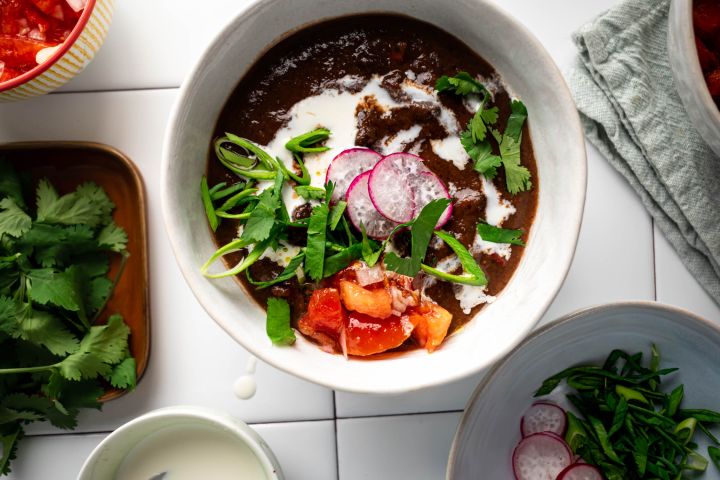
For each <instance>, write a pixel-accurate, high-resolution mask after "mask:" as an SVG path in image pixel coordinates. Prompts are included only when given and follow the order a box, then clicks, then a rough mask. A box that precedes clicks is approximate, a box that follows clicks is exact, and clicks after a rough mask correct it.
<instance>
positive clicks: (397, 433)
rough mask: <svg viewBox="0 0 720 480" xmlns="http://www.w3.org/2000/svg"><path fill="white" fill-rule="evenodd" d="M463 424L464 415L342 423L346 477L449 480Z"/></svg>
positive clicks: (340, 433)
mask: <svg viewBox="0 0 720 480" xmlns="http://www.w3.org/2000/svg"><path fill="white" fill-rule="evenodd" d="M459 419H460V414H459V413H435V414H423V415H399V416H394V417H373V418H361V419H358V418H353V419H347V420H342V419H341V420H338V421H337V439H338V440H337V442H338V464H339V471H340V478H341V479H343V480H370V479H373V480H375V479H390V478H392V479H395V478H397V479H400V478H402V479H413V480H437V479H440V478H445V468H446V466H447V457H448V453H449V451H450V445H451V444H452V438H453V435H455V429H456V428H457V423H458V421H459ZM488 480H490V479H488ZM492 480H496V479H492Z"/></svg>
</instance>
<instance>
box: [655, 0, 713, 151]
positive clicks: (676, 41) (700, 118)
mask: <svg viewBox="0 0 720 480" xmlns="http://www.w3.org/2000/svg"><path fill="white" fill-rule="evenodd" d="M692 8H693V0H673V1H672V2H670V18H669V25H668V54H669V56H670V66H671V69H672V73H673V77H674V78H675V86H676V88H677V90H678V94H679V95H680V99H681V100H682V102H683V105H685V111H686V112H687V114H688V117H690V121H691V122H692V124H693V125H694V126H695V128H696V129H697V131H698V133H700V136H701V137H702V138H703V140H705V143H707V144H708V146H709V147H710V148H711V149H712V150H713V151H714V152H715V153H716V154H717V155H720V111H718V107H717V105H715V101H714V100H713V98H712V96H711V95H710V91H709V90H708V88H707V84H706V83H705V77H704V76H703V73H702V68H700V59H699V58H698V53H697V48H696V47H695V29H694V27H693V18H692Z"/></svg>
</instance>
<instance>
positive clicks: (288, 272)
mask: <svg viewBox="0 0 720 480" xmlns="http://www.w3.org/2000/svg"><path fill="white" fill-rule="evenodd" d="M303 260H305V252H300V253H298V254H297V255H295V256H294V257H293V258H292V259H291V260H290V263H288V265H287V267H285V269H284V270H283V271H282V272H280V275H278V276H277V277H275V278H273V279H272V280H268V281H266V282H259V281H257V280H254V279H253V278H252V277H251V276H250V270H245V276H246V277H247V279H248V282H250V283H251V284H252V285H254V286H255V287H257V289H258V290H262V289H263V288H267V287H270V286H272V285H275V284H278V283H280V282H284V281H285V280H290V279H291V278H293V277H294V276H295V275H296V274H297V269H298V268H300V267H301V266H302V264H303Z"/></svg>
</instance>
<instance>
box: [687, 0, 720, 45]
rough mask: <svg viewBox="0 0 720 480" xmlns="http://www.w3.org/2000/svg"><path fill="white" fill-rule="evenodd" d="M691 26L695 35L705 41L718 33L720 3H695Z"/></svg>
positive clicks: (719, 27)
mask: <svg viewBox="0 0 720 480" xmlns="http://www.w3.org/2000/svg"><path fill="white" fill-rule="evenodd" d="M693 24H694V25H695V33H696V34H697V35H699V36H700V37H702V38H703V39H706V40H707V39H710V38H712V37H713V36H714V35H715V34H716V33H718V32H720V3H718V2H717V1H705V2H696V4H695V7H694V8H693Z"/></svg>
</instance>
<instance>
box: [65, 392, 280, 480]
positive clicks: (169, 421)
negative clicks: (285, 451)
mask: <svg viewBox="0 0 720 480" xmlns="http://www.w3.org/2000/svg"><path fill="white" fill-rule="evenodd" d="M198 478H212V479H213V480H234V479H237V478H242V479H244V480H282V479H283V478H284V477H283V474H282V471H281V470H280V465H279V464H278V462H277V459H276V458H275V455H273V453H272V451H271V450H270V447H268V445H267V444H266V443H265V441H264V440H263V439H262V438H261V437H260V435H258V434H257V433H256V432H255V431H254V430H253V429H251V428H250V427H248V426H247V425H246V424H245V423H243V422H241V421H240V420H237V419H236V418H234V417H232V416H230V415H227V414H225V413H222V412H218V411H215V410H210V409H206V408H202V407H190V406H182V407H169V408H163V409H160V410H154V411H152V412H149V413H146V414H145V415H142V416H140V417H138V418H136V419H134V420H132V421H130V422H128V423H126V424H125V425H123V426H121V427H120V428H118V429H117V430H115V431H114V432H113V433H111V434H110V435H109V436H108V437H107V438H105V440H103V441H102V442H101V443H100V445H98V446H97V447H96V448H95V450H93V452H92V453H91V454H90V457H88V459H87V460H86V461H85V464H84V465H83V467H82V469H81V471H80V474H79V475H78V480H161V479H162V480H196V479H198Z"/></svg>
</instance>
